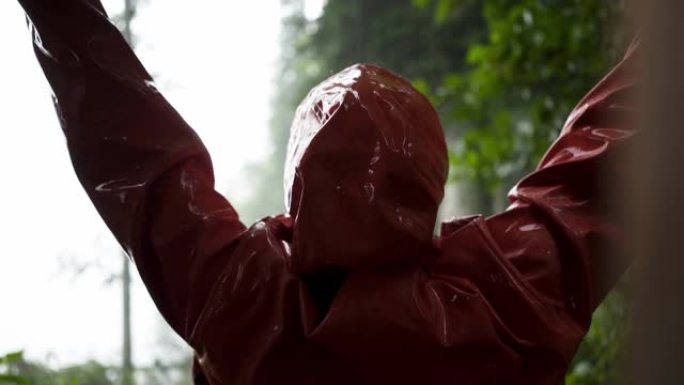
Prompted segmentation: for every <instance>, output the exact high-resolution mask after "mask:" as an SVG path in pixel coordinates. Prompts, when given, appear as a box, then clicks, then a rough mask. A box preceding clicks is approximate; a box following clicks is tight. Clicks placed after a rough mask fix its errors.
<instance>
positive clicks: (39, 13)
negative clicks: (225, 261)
mask: <svg viewBox="0 0 684 385" xmlns="http://www.w3.org/2000/svg"><path fill="white" fill-rule="evenodd" d="M19 3H20V4H21V5H22V6H23V8H24V10H25V11H26V14H27V16H28V21H29V27H30V29H31V33H32V37H33V43H34V48H35V53H36V56H37V58H38V61H39V62H40V65H41V66H42V68H43V71H44V72H45V75H46V77H47V79H48V81H49V83H50V86H51V87H52V91H53V99H54V103H55V107H56V109H57V114H58V116H59V120H60V123H61V125H62V129H63V131H64V134H65V136H66V140H67V146H68V148H69V153H70V155H71V159H72V162H73V165H74V168H75V170H76V174H77V176H78V179H79V181H80V182H81V184H82V186H83V188H84V189H85V190H86V192H87V193H88V196H89V197H90V199H91V200H92V202H93V204H94V205H95V207H96V208H97V210H98V212H99V213H100V215H101V216H102V218H103V219H104V220H105V222H106V223H107V225H108V226H109V228H110V230H111V231H112V232H113V233H114V235H115V236H116V238H117V240H118V241H119V243H120V244H121V245H122V246H123V248H124V249H125V250H126V251H127V253H128V254H129V255H130V256H132V257H133V258H134V260H135V263H136V265H137V267H138V270H139V271H140V274H141V275H142V278H143V280H144V281H145V284H146V285H147V287H148V289H149V290H150V292H151V294H152V296H153V298H154V300H155V302H156V304H157V306H158V307H159V309H160V310H161V312H162V314H163V315H164V316H165V317H166V318H167V320H168V321H169V322H170V323H171V325H172V326H173V327H174V328H175V329H176V330H177V331H179V333H180V334H181V335H182V336H184V337H187V334H188V332H187V330H188V328H191V327H192V324H193V323H194V322H195V320H196V318H197V314H198V313H199V312H200V311H201V308H202V306H203V303H204V301H203V299H205V298H206V296H207V295H208V292H209V286H210V285H211V284H213V282H214V281H215V279H216V275H217V274H218V269H216V266H215V263H214V260H215V258H214V257H211V256H212V255H214V254H216V251H217V250H220V249H224V248H226V247H229V245H230V244H231V242H232V241H233V240H234V239H235V238H236V237H237V236H238V234H239V233H241V232H242V231H243V230H244V226H243V225H242V224H241V223H240V221H239V219H238V216H237V214H236V213H235V211H234V210H233V208H232V207H231V206H230V205H229V204H228V202H226V200H225V199H224V198H223V197H221V195H219V194H218V193H216V192H215V191H214V187H213V185H214V176H213V171H212V165H211V161H210V158H209V155H208V153H207V151H206V149H205V148H204V146H203V144H202V142H201V141H200V139H199V138H198V137H197V135H196V134H195V132H194V131H193V130H192V129H191V128H190V127H189V126H188V125H187V124H186V123H185V121H183V119H182V118H181V117H180V116H179V115H178V113H177V112H176V111H175V110H174V109H173V108H172V107H171V106H170V105H169V103H168V102H167V101H166V100H165V99H164V98H163V96H162V95H161V94H160V93H159V91H158V90H157V89H156V88H155V86H154V83H153V81H152V78H151V77H150V75H149V74H148V73H147V71H146V70H145V69H144V68H143V66H142V65H141V64H140V62H139V61H138V59H137V58H136V56H135V54H134V53H133V51H132V50H131V48H130V47H129V46H128V45H127V43H126V42H125V41H124V38H123V37H122V36H121V34H120V33H119V31H118V30H117V29H116V27H115V26H114V25H113V24H111V23H110V21H109V20H108V18H107V15H106V13H105V11H104V8H103V7H102V5H101V4H100V2H99V0H19ZM212 258H213V259H212ZM191 298H192V300H191Z"/></svg>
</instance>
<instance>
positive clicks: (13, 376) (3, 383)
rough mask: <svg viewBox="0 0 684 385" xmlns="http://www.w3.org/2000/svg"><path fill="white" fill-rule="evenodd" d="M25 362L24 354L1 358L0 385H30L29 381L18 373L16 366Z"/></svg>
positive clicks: (16, 353) (8, 355) (7, 355)
mask: <svg viewBox="0 0 684 385" xmlns="http://www.w3.org/2000/svg"><path fill="white" fill-rule="evenodd" d="M22 360H23V353H21V352H14V353H9V354H6V355H4V356H0V385H28V384H30V382H29V380H28V379H27V378H26V377H24V376H23V375H21V374H20V373H18V372H17V370H16V368H14V366H15V365H16V363H17V362H20V361H22Z"/></svg>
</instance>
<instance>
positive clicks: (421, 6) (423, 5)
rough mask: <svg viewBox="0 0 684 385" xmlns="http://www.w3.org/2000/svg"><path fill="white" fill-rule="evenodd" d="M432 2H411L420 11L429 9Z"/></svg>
mask: <svg viewBox="0 0 684 385" xmlns="http://www.w3.org/2000/svg"><path fill="white" fill-rule="evenodd" d="M431 2H432V1H430V0H411V4H413V6H414V7H416V8H418V9H424V8H427V7H428V6H429V5H430V3H431Z"/></svg>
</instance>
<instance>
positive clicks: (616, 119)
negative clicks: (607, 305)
mask: <svg viewBox="0 0 684 385" xmlns="http://www.w3.org/2000/svg"><path fill="white" fill-rule="evenodd" d="M638 45H639V42H638V40H635V41H634V42H633V43H632V45H631V47H630V48H629V50H628V52H627V55H626V56H625V58H624V59H623V60H622V62H621V63H619V65H618V66H617V67H616V68H615V69H614V70H613V71H612V72H611V73H610V74H608V75H607V76H606V77H605V78H604V79H603V80H601V81H600V82H599V83H598V85H596V87H595V88H594V89H593V90H592V91H591V92H590V93H589V94H588V95H587V96H586V97H584V98H583V99H582V100H581V101H580V102H579V104H578V105H577V107H576V108H575V109H574V111H573V112H572V113H571V115H570V117H569V118H568V120H567V122H566V123H565V125H564V127H563V129H562V131H561V134H560V136H559V138H558V139H557V140H556V141H555V142H554V143H553V145H552V146H551V147H550V148H549V150H548V151H547V153H546V155H545V156H544V157H543V159H542V161H541V162H540V164H539V166H538V169H537V171H535V172H534V173H532V174H531V175H529V176H527V177H526V178H524V179H523V180H522V181H520V182H519V183H518V184H517V186H516V187H515V188H513V190H512V191H511V193H510V195H509V199H510V200H511V202H512V204H511V206H510V207H509V208H508V210H507V211H506V212H504V213H502V214H500V215H496V216H494V217H492V218H489V219H487V226H488V227H489V228H490V229H491V231H492V234H493V236H494V237H495V239H496V242H497V245H498V247H499V248H500V249H501V251H502V253H503V254H504V256H505V259H506V260H507V261H509V262H511V263H512V265H513V266H515V267H516V269H517V270H518V271H520V272H521V274H522V275H523V276H524V278H525V281H526V282H528V283H530V284H531V286H532V287H533V288H534V290H535V292H537V293H538V294H539V295H540V296H542V297H543V299H544V301H545V302H547V303H554V304H557V305H559V306H560V305H564V304H569V305H570V306H571V307H574V308H576V311H577V314H578V317H580V318H581V319H582V322H583V323H584V324H588V322H589V321H590V317H591V313H592V312H593V310H594V309H595V308H596V307H597V306H598V305H599V304H600V303H601V302H602V300H603V298H604V297H605V296H606V294H607V293H608V291H610V289H611V288H612V287H613V286H614V285H615V283H616V282H617V280H618V279H619V277H620V276H621V275H622V273H623V272H624V270H625V268H626V266H627V265H628V261H627V259H626V255H627V253H626V252H625V250H624V247H625V244H626V242H625V239H623V235H624V233H625V229H624V225H623V222H624V221H621V220H619V218H618V215H617V209H618V208H619V205H620V204H621V203H623V202H620V201H619V198H620V197H622V196H624V194H623V193H621V192H620V190H619V186H621V183H623V182H624V181H626V180H627V179H626V177H627V175H628V172H629V169H628V168H627V164H626V160H627V159H626V157H625V150H626V148H627V146H630V145H631V142H632V140H631V138H632V137H633V136H634V135H635V133H636V132H635V118H636V112H635V111H636V109H635V106H634V101H633V100H634V96H635V95H634V94H635V89H636V87H637V85H638V84H637V77H636V67H637V60H638V58H637V55H638Z"/></svg>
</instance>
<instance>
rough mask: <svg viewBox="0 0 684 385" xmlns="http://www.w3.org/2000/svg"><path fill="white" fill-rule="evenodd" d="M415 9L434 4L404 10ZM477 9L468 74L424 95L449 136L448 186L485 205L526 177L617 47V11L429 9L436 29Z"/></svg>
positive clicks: (492, 4)
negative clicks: (480, 192) (451, 182)
mask: <svg viewBox="0 0 684 385" xmlns="http://www.w3.org/2000/svg"><path fill="white" fill-rule="evenodd" d="M413 2H414V5H416V6H418V8H424V7H427V6H428V5H430V4H432V3H433V2H432V1H430V0H413ZM472 4H479V5H480V7H481V10H482V14H483V17H484V19H485V22H486V28H487V35H486V39H484V40H482V41H479V42H477V43H476V44H472V45H471V46H470V47H469V48H468V51H467V62H468V64H469V68H468V70H467V71H460V70H458V69H457V68H455V69H453V70H451V71H448V72H447V73H441V76H442V81H441V83H440V84H439V85H438V86H437V87H434V88H424V89H423V90H424V91H425V92H427V93H428V95H429V96H430V97H431V99H432V100H433V101H434V102H435V103H436V104H437V105H438V106H439V107H440V111H443V112H444V114H443V116H442V117H443V120H444V122H445V125H447V126H456V127H457V130H458V131H459V133H460V135H459V139H458V140H457V141H456V142H455V143H454V146H453V149H452V150H453V151H452V157H451V163H452V168H451V169H452V176H453V177H454V178H456V179H461V180H463V179H466V180H477V181H478V182H480V183H481V184H482V185H483V186H484V187H486V191H488V192H489V193H490V194H491V195H492V196H493V195H494V194H497V193H498V194H501V191H502V187H509V186H510V184H511V183H513V182H515V181H516V180H518V179H519V178H520V177H521V176H522V175H523V174H525V173H527V172H529V171H531V170H532V169H533V168H534V166H535V164H536V163H537V162H538V161H539V159H540V157H541V155H542V154H543V152H544V151H545V150H546V148H547V147H548V146H549V144H550V143H551V141H552V140H553V139H554V138H555V137H556V136H557V134H558V132H559V130H560V128H561V127H562V126H563V122H564V120H565V118H566V117H567V115H568V113H569V112H570V110H571V109H572V108H573V107H574V106H575V104H576V103H577V101H578V100H579V99H580V98H581V97H582V96H583V95H584V94H585V93H586V92H587V91H588V90H589V89H590V88H591V87H592V86H593V84H595V83H596V81H597V80H598V79H600V78H601V77H602V76H603V75H604V74H605V73H606V71H607V70H608V69H609V68H610V67H611V65H612V64H614V63H615V62H616V61H617V59H618V58H619V55H621V54H622V53H623V48H624V47H625V41H626V36H625V32H624V31H623V30H621V29H620V28H618V27H619V26H620V25H621V22H622V15H623V14H624V5H623V2H622V1H603V0H515V1H512V0H479V1H476V0H437V1H436V5H435V10H436V13H435V21H436V23H437V24H440V23H442V22H443V20H445V18H447V17H448V16H447V15H449V14H450V13H456V12H458V10H459V9H460V8H462V7H470V6H472Z"/></svg>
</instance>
